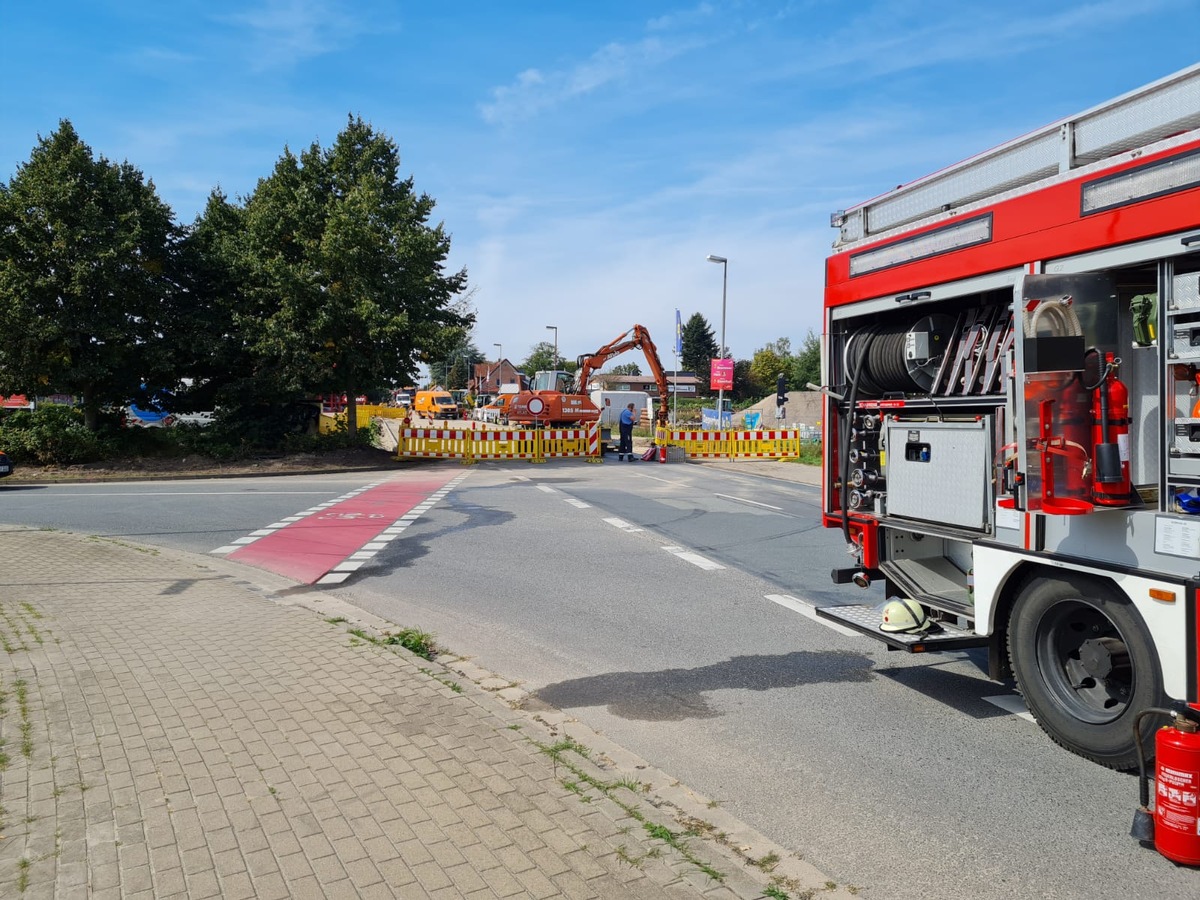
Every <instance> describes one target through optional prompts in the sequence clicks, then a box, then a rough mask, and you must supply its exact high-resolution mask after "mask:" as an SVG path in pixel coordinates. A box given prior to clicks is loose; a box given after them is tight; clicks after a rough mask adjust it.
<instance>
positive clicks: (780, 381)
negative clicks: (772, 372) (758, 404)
mask: <svg viewBox="0 0 1200 900" xmlns="http://www.w3.org/2000/svg"><path fill="white" fill-rule="evenodd" d="M785 403H787V379H786V378H785V377H784V375H783V373H782V372H780V373H779V375H778V377H777V378H776V379H775V405H776V406H783V404H785Z"/></svg>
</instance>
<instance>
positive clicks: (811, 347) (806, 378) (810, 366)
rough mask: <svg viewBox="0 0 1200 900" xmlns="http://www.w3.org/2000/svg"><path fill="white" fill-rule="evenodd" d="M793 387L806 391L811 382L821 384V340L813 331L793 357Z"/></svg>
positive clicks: (805, 337) (806, 336)
mask: <svg viewBox="0 0 1200 900" xmlns="http://www.w3.org/2000/svg"><path fill="white" fill-rule="evenodd" d="M790 374H791V387H792V389H793V390H804V388H805V386H806V385H808V384H809V382H811V383H813V384H820V383H821V339H820V338H819V337H818V336H817V335H816V334H814V333H813V331H812V329H811V328H810V329H809V330H808V334H806V335H805V336H804V341H803V342H802V343H801V345H800V349H799V350H798V351H797V352H796V353H795V355H793V357H792V367H791V372H790Z"/></svg>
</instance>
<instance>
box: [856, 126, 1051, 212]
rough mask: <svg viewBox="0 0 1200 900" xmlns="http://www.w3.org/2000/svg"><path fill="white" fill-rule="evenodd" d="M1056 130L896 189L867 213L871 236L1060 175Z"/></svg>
mask: <svg viewBox="0 0 1200 900" xmlns="http://www.w3.org/2000/svg"><path fill="white" fill-rule="evenodd" d="M1058 144H1059V136H1058V132H1057V131H1055V132H1052V133H1050V134H1045V135H1042V136H1040V137H1036V138H1033V139H1031V140H1027V141H1023V142H1021V143H1019V144H1015V145H1013V146H1010V147H1008V148H1006V149H1004V150H1003V151H1000V152H998V153H995V154H992V155H989V156H988V157H987V158H986V159H981V160H978V161H977V162H975V163H974V164H973V165H970V166H963V167H961V168H954V169H950V170H949V171H947V172H945V173H943V174H942V175H940V176H937V177H935V178H931V179H929V180H927V181H925V182H924V183H923V184H921V185H920V186H918V187H913V188H911V189H908V190H904V191H898V192H897V196H896V197H895V198H888V197H885V198H883V199H881V200H878V201H876V202H875V203H874V204H872V205H871V206H870V207H869V208H868V210H867V231H868V232H869V233H871V234H874V233H876V232H880V231H886V230H887V229H889V228H895V227H896V226H897V225H903V224H904V223H905V222H912V221H914V220H916V219H919V218H921V217H922V216H924V215H927V214H928V213H929V212H930V211H931V210H940V209H944V208H947V207H952V208H958V207H960V206H964V205H966V204H968V203H971V202H973V201H975V200H982V199H983V198H984V197H991V196H992V195H994V194H1001V193H1003V192H1004V191H1007V190H1011V189H1012V188H1015V187H1020V186H1021V185H1024V184H1029V183H1031V182H1034V181H1037V180H1039V179H1041V178H1049V177H1050V176H1052V175H1055V174H1057V173H1058Z"/></svg>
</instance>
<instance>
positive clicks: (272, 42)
mask: <svg viewBox="0 0 1200 900" xmlns="http://www.w3.org/2000/svg"><path fill="white" fill-rule="evenodd" d="M359 8H360V9H361V7H359ZM221 20H222V21H225V22H227V23H229V24H232V25H235V26H238V27H242V28H244V29H245V30H246V37H247V39H248V43H249V47H248V48H247V50H248V54H249V63H250V65H251V67H252V68H253V69H255V70H257V71H264V70H268V69H277V68H284V69H286V68H291V67H293V66H295V65H297V64H298V63H301V62H303V61H304V60H306V59H309V58H312V57H315V56H321V55H324V54H326V53H331V52H333V51H335V50H339V49H341V48H343V47H345V46H346V45H347V44H349V43H350V42H351V41H353V39H354V38H356V37H358V36H359V35H362V34H365V33H368V32H377V31H379V30H380V27H381V26H380V23H379V21H378V20H377V19H375V17H373V16H367V15H363V14H362V13H360V14H359V15H358V16H355V15H352V14H351V13H349V12H348V11H347V7H346V5H344V4H338V3H332V2H326V0H265V2H263V3H262V4H261V5H259V6H258V7H256V8H252V9H249V10H246V11H245V12H240V13H234V14H231V15H229V16H224V17H221Z"/></svg>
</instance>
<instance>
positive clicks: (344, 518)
mask: <svg viewBox="0 0 1200 900" xmlns="http://www.w3.org/2000/svg"><path fill="white" fill-rule="evenodd" d="M455 477H457V473H454V472H437V473H433V472H431V473H429V474H422V476H421V477H419V478H414V479H404V480H399V479H397V480H395V481H388V482H386V483H384V484H381V485H379V486H377V487H373V488H370V489H369V490H366V491H363V492H362V493H361V494H358V495H356V496H354V497H348V498H346V499H345V500H341V501H339V502H337V503H335V504H333V505H332V506H329V507H327V508H325V509H323V510H320V511H317V512H314V513H312V514H310V515H307V516H305V517H304V518H303V519H299V520H298V521H295V522H290V523H288V524H287V525H285V526H284V527H282V528H279V529H278V530H276V531H273V532H271V533H270V534H266V535H263V536H262V537H260V538H258V539H257V540H255V541H254V542H253V543H248V544H245V545H243V546H241V547H239V548H238V549H237V550H235V551H233V552H232V553H230V554H229V556H228V558H229V559H235V560H237V561H238V562H240V563H245V564H247V565H251V566H255V567H257V568H259V569H266V570H267V571H269V572H275V573H276V574H278V575H283V576H284V577H286V578H291V579H293V580H294V581H299V582H301V583H303V584H313V583H314V582H316V581H317V579H319V578H321V577H322V576H323V575H325V574H326V573H327V572H329V571H330V570H332V569H333V568H335V567H336V566H339V565H341V564H342V563H343V562H345V561H346V560H347V559H348V558H349V557H350V556H351V554H353V553H355V552H357V551H359V550H360V549H361V548H362V547H363V546H364V545H365V544H369V543H371V542H372V541H374V540H375V539H376V538H377V537H379V535H380V534H381V533H382V532H383V531H384V529H386V528H389V527H391V526H392V525H393V524H394V523H395V522H396V520H397V519H399V518H400V517H401V516H404V515H405V514H406V513H408V512H410V511H411V510H412V509H413V508H414V507H417V506H420V505H421V504H422V503H424V502H425V501H426V500H428V499H429V498H430V496H432V495H433V494H435V493H436V492H437V491H439V490H441V489H442V488H443V487H445V486H446V485H447V484H448V483H449V482H451V481H453V480H454V478H455Z"/></svg>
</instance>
